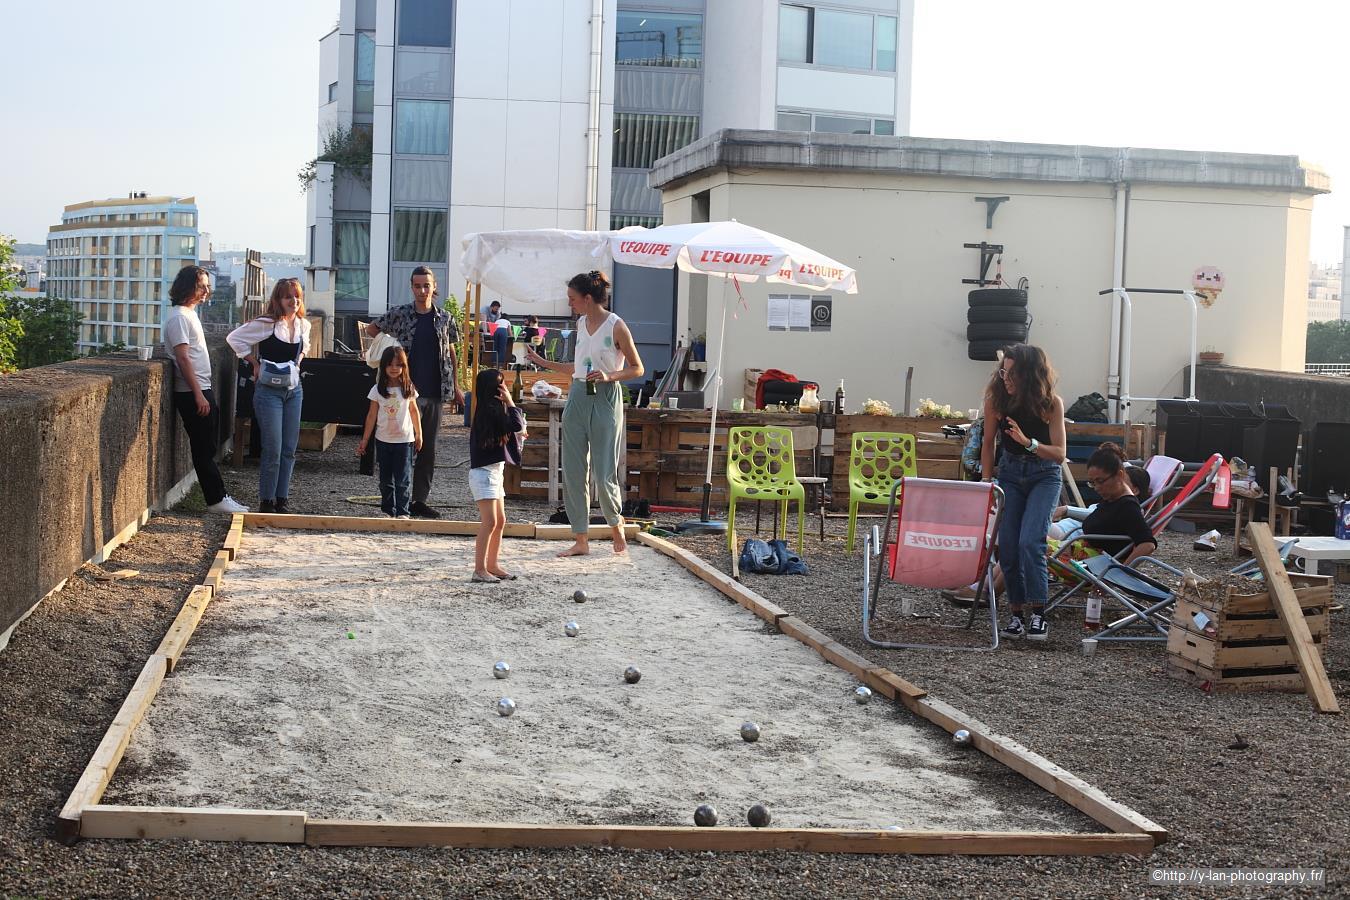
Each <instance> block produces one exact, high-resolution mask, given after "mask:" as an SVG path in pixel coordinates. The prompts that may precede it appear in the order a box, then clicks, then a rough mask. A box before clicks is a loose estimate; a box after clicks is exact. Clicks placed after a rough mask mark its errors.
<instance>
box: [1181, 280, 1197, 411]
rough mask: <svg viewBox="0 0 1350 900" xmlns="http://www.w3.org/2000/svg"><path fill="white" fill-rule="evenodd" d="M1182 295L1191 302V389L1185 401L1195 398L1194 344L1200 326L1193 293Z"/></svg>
mask: <svg viewBox="0 0 1350 900" xmlns="http://www.w3.org/2000/svg"><path fill="white" fill-rule="evenodd" d="M1184 293H1185V294H1186V299H1187V300H1189V301H1190V302H1191V389H1190V391H1189V392H1188V393H1187V395H1186V399H1187V400H1194V399H1196V398H1195V363H1196V352H1195V344H1196V337H1197V334H1198V332H1199V325H1200V310H1199V308H1198V304H1197V303H1196V302H1195V291H1185V292H1184Z"/></svg>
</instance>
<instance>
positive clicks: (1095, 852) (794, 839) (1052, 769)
mask: <svg viewBox="0 0 1350 900" xmlns="http://www.w3.org/2000/svg"><path fill="white" fill-rule="evenodd" d="M372 524H374V525H375V526H377V527H374V528H372V527H371V525H372ZM477 524H478V523H476V522H472V523H471V522H454V521H439V520H430V521H428V520H398V519H373V518H371V519H367V518H359V517H349V516H290V515H273V514H258V513H249V514H245V515H243V516H237V517H236V519H235V522H234V523H232V524H231V531H234V530H235V529H236V526H237V527H238V529H239V530H240V531H242V529H243V528H245V527H277V528H299V529H311V530H317V529H332V530H346V531H384V532H411V533H430V534H465V533H474V532H465V531H462V530H460V529H462V528H464V527H466V526H467V527H471V528H473V529H474V531H476V529H477ZM380 526H382V527H380ZM391 526H392V527H391ZM520 527H521V528H522V529H523V528H525V527H528V528H530V529H531V530H532V532H533V533H532V534H531V535H529V536H531V537H534V538H535V539H542V540H549V539H558V538H561V537H570V536H571V533H570V528H568V527H567V526H534V525H529V526H524V525H522V526H520ZM629 529H631V530H632V532H633V536H634V537H635V538H636V540H637V541H638V542H639V543H641V544H643V545H645V546H648V547H651V548H652V549H654V550H656V551H657V552H659V553H661V554H662V555H664V556H667V557H669V558H671V559H674V560H675V561H676V562H678V563H679V564H680V565H681V566H682V567H683V568H685V569H687V570H689V571H690V572H691V573H692V574H694V575H695V576H696V577H698V578H699V579H700V580H702V581H704V582H706V583H708V584H710V585H712V586H713V587H714V588H716V589H717V590H718V591H719V592H720V593H722V594H723V595H724V596H726V597H728V598H729V599H731V600H733V601H734V602H736V603H737V604H739V605H741V606H744V607H746V608H747V609H749V610H751V611H752V612H753V613H754V614H755V615H756V616H757V617H759V618H761V619H763V620H764V621H766V622H768V623H770V624H773V625H775V626H776V627H778V628H779V630H780V631H781V632H782V633H784V634H787V635H789V636H791V637H793V638H795V639H797V640H799V641H801V642H802V643H804V644H806V645H807V646H809V647H811V648H812V649H814V650H815V651H816V652H817V653H819V654H820V655H821V656H822V657H824V658H825V659H826V660H827V661H829V662H830V663H832V664H834V665H835V666H838V667H839V668H841V669H843V670H844V671H847V672H849V673H851V674H853V675H854V676H855V677H857V678H859V679H860V680H861V681H863V682H864V683H867V684H869V685H871V686H872V687H873V689H874V690H877V691H878V692H879V693H881V694H883V695H884V696H887V697H890V698H892V699H895V700H898V701H900V702H901V703H903V704H904V705H905V707H906V708H908V709H910V710H911V711H912V712H915V713H916V714H918V715H919V716H920V717H921V718H924V719H926V720H928V721H930V722H933V723H935V724H937V725H939V726H940V727H942V728H944V729H946V730H947V731H949V732H950V731H955V730H956V729H958V728H966V729H967V730H969V731H970V732H971V734H972V737H973V739H974V740H973V743H974V745H975V746H976V747H977V748H978V749H979V750H980V751H981V752H983V753H985V754H987V755H988V756H990V757H991V758H993V759H996V760H998V761H999V762H1001V763H1003V764H1004V765H1006V766H1008V767H1009V768H1011V769H1013V770H1014V771H1016V772H1018V773H1019V774H1021V775H1023V776H1024V777H1026V778H1027V779H1029V780H1030V781H1032V782H1034V783H1036V784H1038V785H1040V786H1041V787H1043V788H1045V789H1046V790H1049V791H1051V792H1052V793H1054V794H1055V795H1056V796H1058V797H1060V798H1061V799H1063V800H1064V801H1065V802H1067V803H1069V804H1070V805H1071V806H1073V807H1074V808H1075V809H1078V810H1079V811H1080V812H1083V813H1084V814H1086V815H1088V816H1089V817H1091V818H1092V819H1093V820H1094V821H1096V822H1098V823H1099V824H1101V825H1103V826H1105V827H1107V828H1110V829H1111V830H1112V831H1113V832H1114V833H1111V834H1071V833H1063V834H1061V833H1053V832H975V831H957V832H943V831H873V830H861V831H860V830H849V829H811V828H801V829H791V828H776V829H775V828H764V829H753V828H751V829H747V828H725V827H724V828H691V827H684V826H678V827H677V826H636V825H634V826H608V825H569V826H555V825H528V824H505V823H491V824H477V823H411V822H370V821H355V820H351V821H349V820H323V819H314V820H311V819H309V818H308V816H307V815H306V814H305V813H304V812H300V811H294V810H242V809H190V808H181V807H129V806H113V805H103V804H100V803H99V800H100V799H101V798H102V795H103V792H104V791H105V790H106V788H107V785H108V782H109V781H110V780H111V778H112V776H113V773H114V772H115V770H116V768H117V764H118V762H120V760H121V758H122V754H123V753H124V752H125V750H126V747H127V744H128V743H129V741H130V739H131V734H132V732H133V731H134V730H135V728H136V726H137V725H138V724H140V721H141V719H142V718H144V716H145V712H146V710H147V709H148V708H149V705H150V703H151V701H152V700H153V699H154V696H155V693H156V692H157V691H158V689H159V686H160V684H162V683H163V680H164V677H165V676H166V675H167V674H168V673H169V672H170V671H172V669H173V667H174V665H175V664H176V662H177V660H178V658H179V656H180V655H181V653H182V651H183V648H184V647H185V646H186V644H187V642H188V640H189V639H190V638H191V635H192V633H193V631H194V630H195V628H196V626H197V624H198V622H199V621H200V619H201V616H202V614H203V613H204V612H205V609H206V606H207V605H208V604H209V603H210V600H211V598H212V597H213V596H214V594H215V592H216V591H217V590H218V589H219V586H220V582H221V579H222V578H223V577H224V574H225V569H226V568H227V567H228V566H229V563H230V561H231V560H232V559H233V558H234V557H235V554H236V553H237V552H238V543H236V545H235V547H234V553H231V552H228V551H227V550H222V551H221V552H219V553H218V554H217V555H216V559H215V560H214V561H213V562H212V565H211V569H210V571H209V572H208V573H207V577H206V580H205V583H204V584H202V585H200V586H198V587H196V588H194V589H193V591H192V592H191V593H190V594H189V596H188V599H187V600H186V601H184V604H183V607H182V609H180V610H179V614H178V617H177V618H175V620H174V623H173V625H171V626H170V628H169V631H168V632H167V633H166V634H165V636H164V639H163V641H161V643H160V647H159V650H158V651H157V652H156V653H155V654H153V655H152V656H151V657H150V659H149V660H148V661H147V662H146V664H145V667H144V668H143V669H142V671H141V674H140V676H139V677H138V678H137V680H136V683H135V684H133V685H132V688H131V691H130V692H129V693H128V694H127V698H126V700H125V701H123V704H122V708H121V709H120V710H119V711H118V714H117V716H116V717H115V718H114V720H113V724H112V726H110V727H109V729H108V731H107V732H106V733H105V734H104V737H103V740H102V742H101V743H100V744H99V747H98V749H97V750H96V751H95V753H94V756H93V758H91V759H90V761H89V764H88V766H86V768H85V771H84V774H83V775H82V776H81V778H80V780H79V782H78V783H77V784H76V787H75V789H74V790H73V791H72V792H71V794H70V797H69V798H68V800H67V801H66V804H65V806H64V807H63V809H62V811H61V813H60V816H59V818H58V829H59V831H60V833H61V835H62V837H63V838H65V839H67V840H73V839H74V838H76V837H81V836H83V837H100V838H126V839H140V838H146V839H166V838H178V839H191V840H215V841H252V842H276V843H301V842H304V843H307V844H310V845H313V846H380V847H430V846H437V847H457V848H480V849H494V848H549V847H578V846H605V847H622V848H629V849H670V850H686V851H687V850H713V851H723V852H739V851H759V850H791V851H798V852H814V853H906V854H972V855H1076V856H1103V855H1120V854H1125V855H1147V854H1148V853H1149V852H1151V851H1152V850H1153V848H1154V847H1155V846H1156V845H1157V844H1159V843H1162V842H1163V841H1165V840H1166V839H1167V836H1168V835H1167V832H1166V831H1165V830H1164V829H1162V828H1161V827H1160V826H1158V825H1157V824H1156V823H1153V822H1151V821H1150V820H1148V819H1146V818H1145V817H1143V816H1141V815H1139V814H1138V813H1135V812H1134V811H1133V810H1130V809H1129V808H1127V807H1125V806H1123V805H1121V804H1119V803H1117V802H1116V801H1114V800H1111V799H1110V798H1109V797H1107V796H1106V795H1105V794H1103V793H1102V792H1101V791H1099V790H1097V789H1096V788H1094V787H1092V786H1091V785H1089V784H1087V783H1086V782H1084V781H1082V780H1081V779H1079V778H1077V777H1076V776H1074V775H1072V774H1071V773H1069V772H1067V771H1065V770H1064V769H1061V768H1060V767H1058V766H1056V765H1054V764H1053V763H1051V762H1050V761H1049V760H1046V759H1045V758H1044V757H1041V756H1039V755H1038V754H1035V753H1033V752H1032V751H1030V750H1028V749H1026V748H1025V747H1022V746H1021V745H1020V744H1017V743H1016V742H1014V741H1012V740H1010V739H1008V738H1004V737H1002V736H999V735H997V734H995V733H994V732H992V731H991V730H989V729H988V728H986V727H985V726H983V725H982V724H981V723H979V722H977V721H975V720H973V719H970V718H969V717H967V716H965V715H964V714H963V713H961V712H960V711H959V710H956V709H954V708H953V707H951V706H948V705H947V704H945V703H942V702H941V701H939V700H937V699H935V698H932V697H928V696H926V692H925V691H923V690H922V689H921V688H918V687H916V686H915V685H912V684H910V683H909V682H908V681H906V680H905V679H903V678H901V677H900V676H898V675H896V674H895V673H893V672H891V671H890V670H889V669H886V668H884V667H882V666H877V665H873V664H872V663H871V662H870V661H869V660H867V659H866V658H865V657H863V656H861V655H860V654H858V653H855V652H854V651H852V650H850V649H849V648H847V647H845V646H844V645H842V644H840V643H838V642H837V641H834V640H833V639H832V638H830V637H829V635H827V634H825V633H824V632H821V631H819V630H817V629H815V628H812V627H811V626H810V625H808V624H807V623H805V622H803V621H802V620H800V619H797V618H796V617H794V616H792V615H790V614H788V613H787V611H786V610H783V609H782V608H781V607H778V606H776V605H775V604H773V603H770V602H769V601H768V600H765V599H764V598H763V597H761V596H760V595H759V594H757V593H756V592H754V591H752V590H750V589H748V588H746V587H745V586H744V585H741V584H740V583H739V582H736V581H734V580H732V579H731V578H729V577H728V576H726V575H725V574H723V573H722V572H719V571H718V570H716V569H714V568H712V567H711V566H709V565H708V564H707V563H705V562H704V561H703V560H701V559H699V558H698V557H697V556H696V555H695V554H693V553H691V552H689V551H688V550H685V549H683V548H681V547H678V546H676V545H675V544H672V543H671V542H669V541H665V540H663V539H661V538H657V537H654V536H652V535H649V534H646V533H644V532H639V531H638V530H637V528H636V526H629ZM558 531H563V532H565V533H564V534H556V532H558ZM591 531H592V534H594V533H595V532H596V531H600V532H601V535H596V536H603V535H605V534H608V528H605V527H603V526H598V527H597V526H592V529H591ZM541 532H542V533H541ZM521 536H525V535H521Z"/></svg>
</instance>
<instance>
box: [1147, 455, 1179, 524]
mask: <svg viewBox="0 0 1350 900" xmlns="http://www.w3.org/2000/svg"><path fill="white" fill-rule="evenodd" d="M1181 470H1182V462H1181V460H1179V459H1174V458H1172V457H1170V456H1158V455H1156V454H1155V455H1154V456H1151V457H1149V460H1148V462H1147V463H1145V464H1144V471H1145V472H1147V473H1148V496H1147V497H1140V498H1139V505H1140V507H1142V508H1143V510H1144V515H1148V514H1149V513H1150V512H1151V511H1152V510H1153V507H1155V506H1157V505H1158V501H1159V500H1161V499H1162V495H1163V494H1165V493H1167V492H1168V491H1170V490H1171V489H1172V486H1173V485H1175V484H1176V483H1177V482H1178V481H1179V480H1181Z"/></svg>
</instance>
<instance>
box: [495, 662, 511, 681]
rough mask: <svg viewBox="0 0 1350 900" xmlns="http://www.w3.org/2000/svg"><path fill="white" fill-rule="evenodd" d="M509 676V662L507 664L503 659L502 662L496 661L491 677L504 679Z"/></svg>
mask: <svg viewBox="0 0 1350 900" xmlns="http://www.w3.org/2000/svg"><path fill="white" fill-rule="evenodd" d="M510 674H511V664H510V663H509V662H507V661H506V660H504V659H503V660H499V661H498V662H497V663H496V664H495V665H493V667H492V677H493V678H505V677H506V676H508V675H510Z"/></svg>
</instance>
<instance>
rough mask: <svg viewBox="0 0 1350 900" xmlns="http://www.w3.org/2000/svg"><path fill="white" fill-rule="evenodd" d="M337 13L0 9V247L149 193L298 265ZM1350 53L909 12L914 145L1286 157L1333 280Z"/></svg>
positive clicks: (1201, 26)
mask: <svg viewBox="0 0 1350 900" xmlns="http://www.w3.org/2000/svg"><path fill="white" fill-rule="evenodd" d="M461 2H474V3H476V2H496V0H461ZM516 2H524V0H516ZM528 2H551V0H528ZM707 2H709V3H732V2H750V0H707ZM845 2H846V0H845ZM337 16H338V0H268V2H262V0H231V2H230V3H196V2H191V3H183V2H181V0H175V2H168V0H134V2H131V3H124V4H108V3H106V2H103V0H65V2H60V3H55V2H39V0H0V23H2V24H3V25H4V28H3V31H4V32H5V33H6V52H5V53H4V54H0V79H3V80H2V81H0V83H3V85H4V86H5V93H6V96H7V97H9V99H10V104H9V112H10V115H9V116H8V117H7V122H6V131H7V135H6V137H7V138H8V139H7V140H5V141H3V142H0V233H8V234H11V235H13V236H14V237H15V238H17V239H18V240H20V241H23V242H37V243H40V242H42V241H45V240H46V234H47V228H48V227H49V226H50V225H54V224H56V223H58V222H59V221H60V215H61V209H62V207H64V206H65V205H66V204H69V203H78V202H81V201H84V200H92V199H101V198H104V197H118V196H125V195H126V194H127V193H128V192H130V191H133V190H146V191H149V192H150V193H151V194H175V195H179V196H186V195H195V196H196V197H197V201H198V203H199V205H200V209H201V227H202V230H204V231H208V232H210V233H211V234H212V240H213V242H214V245H215V248H216V250H217V251H221V250H229V249H242V248H244V247H253V248H257V249H262V250H272V251H289V252H296V253H298V252H302V251H303V249H304V244H305V201H304V197H303V195H302V194H301V193H300V191H299V183H298V181H297V180H296V172H297V170H298V169H299V168H300V166H301V165H302V164H303V163H304V162H305V161H306V160H308V159H310V158H312V157H313V156H314V155H315V153H316V149H317V148H316V130H315V129H316V111H317V102H318V90H319V86H318V39H319V38H320V37H321V36H322V35H324V34H325V33H327V32H328V31H329V30H331V29H332V28H333V26H334V24H335V23H336V21H337ZM1348 44H1350V4H1347V3H1340V2H1332V0H1284V2H1282V3H1278V4H1277V3H1273V2H1270V0H1263V2H1252V0H1131V2H1129V3H1113V4H1107V3H1104V2H1084V0H1021V2H1009V0H917V4H916V13H915V41H914V45H915V46H914V82H913V85H914V86H913V112H912V117H911V122H910V132H911V133H912V134H914V135H919V136H924V137H943V138H967V139H988V140H1004V141H1029V142H1036V143H1064V144H1090V145H1096V146H1108V147H1118V146H1119V147H1157V148H1166V149H1181V150H1213V151H1226V152H1242V153H1278V154H1291V155H1297V156H1299V157H1300V158H1302V159H1303V160H1304V161H1305V162H1306V163H1309V164H1312V165H1315V166H1317V167H1318V168H1321V169H1322V170H1324V171H1326V172H1327V173H1328V174H1330V176H1331V179H1332V186H1333V188H1334V189H1337V190H1338V191H1342V192H1344V195H1345V196H1344V197H1342V196H1340V195H1339V194H1338V193H1333V194H1330V195H1323V196H1320V197H1319V198H1318V199H1317V200H1316V202H1315V204H1314V212H1313V235H1312V247H1311V256H1312V259H1313V260H1314V261H1316V262H1322V263H1337V262H1339V261H1340V258H1341V243H1342V233H1343V231H1342V228H1343V226H1345V225H1350V123H1348V122H1347V117H1346V115H1345V110H1346V103H1345V91H1346V87H1345V77H1344V63H1343V61H1342V60H1343V58H1344V53H1345V48H1346V46H1347V45H1348ZM1337 135H1340V137H1339V138H1338V137H1337Z"/></svg>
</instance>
